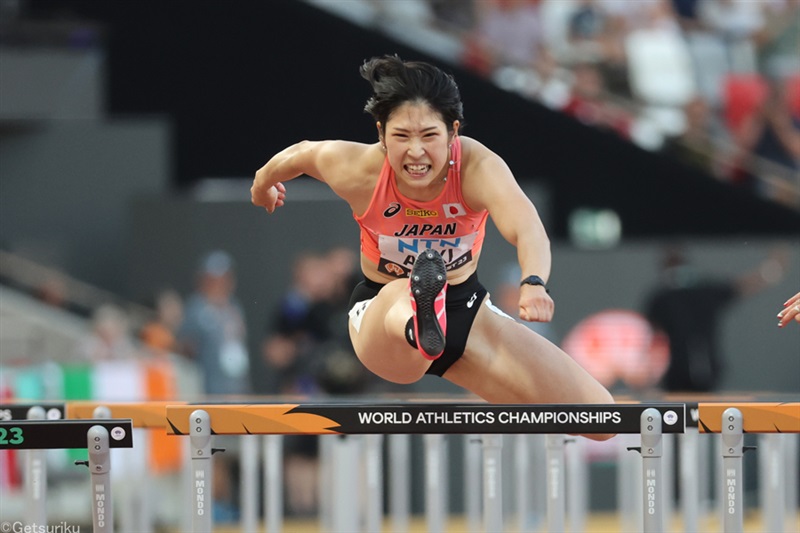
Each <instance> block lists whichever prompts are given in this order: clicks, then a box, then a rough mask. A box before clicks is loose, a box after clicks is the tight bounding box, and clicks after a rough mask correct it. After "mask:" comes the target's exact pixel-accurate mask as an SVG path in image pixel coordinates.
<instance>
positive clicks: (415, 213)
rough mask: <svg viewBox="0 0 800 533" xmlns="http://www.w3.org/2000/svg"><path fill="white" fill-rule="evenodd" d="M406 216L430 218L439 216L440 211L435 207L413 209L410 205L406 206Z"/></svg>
mask: <svg viewBox="0 0 800 533" xmlns="http://www.w3.org/2000/svg"><path fill="white" fill-rule="evenodd" d="M406 216H407V217H420V218H430V217H438V216H439V212H438V211H436V210H435V209H411V208H410V207H407V208H406Z"/></svg>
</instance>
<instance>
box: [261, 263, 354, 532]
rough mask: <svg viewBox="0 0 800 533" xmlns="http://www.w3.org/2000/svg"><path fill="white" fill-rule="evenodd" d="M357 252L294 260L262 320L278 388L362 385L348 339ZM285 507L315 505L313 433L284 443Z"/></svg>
mask: <svg viewBox="0 0 800 533" xmlns="http://www.w3.org/2000/svg"><path fill="white" fill-rule="evenodd" d="M357 260H358V256H357V254H356V253H355V252H354V251H352V250H350V249H348V248H344V247H341V248H334V249H332V250H330V251H329V252H327V253H325V254H319V253H314V252H305V253H303V254H301V255H299V256H298V257H297V258H296V259H295V261H294V263H293V265H292V283H291V285H290V287H289V288H288V290H287V291H286V293H285V294H284V295H283V296H282V297H281V299H280V301H279V303H278V306H277V309H276V310H275V312H274V314H273V317H272V320H271V322H270V324H268V327H267V335H266V337H265V340H264V343H263V352H262V355H263V357H264V361H265V363H266V365H267V367H268V369H269V371H270V372H271V373H272V374H273V376H272V377H273V379H274V381H275V389H276V392H278V393H281V394H301V395H305V396H309V395H318V394H353V393H358V392H363V391H364V390H365V387H366V385H367V383H368V381H367V380H368V379H369V378H368V374H367V372H366V371H365V369H364V367H363V366H362V365H361V364H360V362H359V361H358V359H357V358H356V355H355V353H354V352H353V350H352V347H351V346H350V342H349V333H348V330H347V305H348V302H349V297H350V293H351V292H352V288H353V286H354V285H355V283H356V281H357V280H358V279H360V278H359V277H356V274H357V272H358V270H357V266H358V264H357ZM284 448H285V454H284V455H285V465H284V466H285V469H286V476H285V479H286V492H287V505H288V509H289V512H290V513H292V514H293V515H301V516H302V515H310V514H313V513H315V512H316V510H317V505H318V501H317V497H318V483H317V480H318V475H319V470H318V469H319V463H318V439H317V437H316V436H311V435H298V436H289V437H287V438H286V440H285V443H284Z"/></svg>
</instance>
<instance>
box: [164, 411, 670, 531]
mask: <svg viewBox="0 0 800 533" xmlns="http://www.w3.org/2000/svg"><path fill="white" fill-rule="evenodd" d="M167 422H168V432H169V433H170V434H173V435H184V436H189V437H190V440H191V441H192V444H191V448H192V461H193V464H195V462H196V467H195V468H194V471H195V484H196V486H197V487H200V488H202V489H203V496H204V495H205V494H207V493H208V491H209V489H210V486H211V485H210V483H211V478H210V470H209V469H208V459H209V458H210V455H211V453H213V449H212V436H213V435H259V434H261V435H299V434H306V435H338V436H340V438H339V439H336V440H337V441H341V442H342V443H344V446H349V447H350V449H349V451H345V452H344V455H342V456H341V457H345V458H346V457H347V456H348V455H349V457H350V460H349V461H348V460H340V461H337V464H338V465H339V466H340V467H342V468H343V472H345V473H346V472H347V470H348V467H346V466H344V465H351V466H350V467H349V468H350V472H349V476H348V475H346V474H344V473H343V474H340V475H341V477H343V478H347V477H349V478H350V479H351V480H352V472H353V471H355V468H353V467H352V460H353V453H352V449H353V445H352V444H351V442H350V441H349V440H348V437H349V436H357V435H394V434H421V435H426V436H429V435H430V436H435V435H446V434H462V435H470V434H479V435H482V441H483V450H484V453H483V456H484V491H483V506H484V513H483V516H484V527H485V529H486V530H487V531H501V530H503V523H502V521H503V517H502V479H501V470H500V468H499V460H500V456H499V453H498V451H499V449H500V447H501V446H502V435H504V434H517V433H542V434H554V435H565V434H586V435H588V434H619V433H630V434H642V435H643V440H642V449H643V452H644V455H646V458H647V460H648V462H652V463H653V464H656V463H657V462H658V461H659V460H660V456H659V454H658V452H659V447H658V443H659V442H660V436H661V435H662V434H663V433H682V432H683V430H684V425H685V405H684V404H678V403H675V404H667V403H663V404H652V405H646V404H610V405H566V404H565V405H517V404H483V403H477V402H476V403H463V404H452V403H421V402H420V403H416V402H405V403H383V404H381V403H377V404H376V403H361V402H359V403H325V404H297V403H295V404H285V403H284V404H280V403H278V404H276V403H265V404H184V405H177V406H168V407H167ZM562 438H563V437H562ZM436 440H437V439H429V442H435V441H436ZM432 448H434V452H433V453H434V454H435V453H436V452H435V448H436V447H435V446H432ZM434 456H435V455H434ZM428 466H429V467H431V464H430V463H429V464H428ZM649 470H650V477H649V478H648V479H646V480H645V479H643V481H642V486H643V488H644V489H645V492H646V490H647V487H649V488H650V489H651V496H650V499H649V500H648V501H649V502H650V503H649V505H651V506H652V509H653V513H652V515H651V518H650V519H649V520H647V521H645V523H644V524H643V526H644V528H645V529H644V531H647V532H649V531H661V529H658V528H659V520H662V519H663V515H662V513H661V512H660V496H661V494H662V492H663V489H661V488H660V487H659V483H660V476H658V469H657V468H650V469H649ZM553 474H554V475H556V476H558V478H557V479H554V480H553V481H552V482H549V483H548V486H553V487H556V489H557V490H555V491H554V499H555V498H557V501H558V502H563V500H564V495H563V487H564V483H563V479H562V476H563V470H561V471H559V472H553ZM549 475H550V473H548V476H549ZM198 483H200V484H199V485H198ZM337 492H338V494H340V495H342V496H344V495H350V496H352V495H354V492H356V491H354V490H353V488H352V487H350V488H349V489H348V487H341V490H339V491H337ZM198 494H199V493H198ZM197 501H198V504H197V505H198V507H196V508H195V512H194V513H193V529H194V531H201V532H207V531H211V528H212V522H211V516H210V515H209V513H208V512H207V509H206V507H205V505H206V502H205V501H204V499H203V498H200V496H198V499H197ZM377 501H380V500H379V499H378V500H377ZM200 504H202V506H200ZM373 505H374V503H373ZM334 507H335V508H337V509H339V510H340V512H339V513H338V515H337V516H334V517H333V520H334V524H333V526H334V529H335V530H341V531H344V530H348V531H356V530H358V524H357V522H356V523H355V524H354V523H353V521H352V520H353V518H352V517H354V516H357V515H358V513H357V511H353V505H352V502H351V503H350V504H348V503H347V502H339V504H338V505H336V506H334ZM432 507H433V506H428V507H427V508H426V515H427V521H428V524H429V527H431V528H432V530H433V531H437V530H441V529H439V528H440V527H441V526H440V525H441V524H442V521H441V518H440V517H439V516H437V515H436V514H435V513H434V511H435V509H433V508H432ZM347 509H349V510H350V511H347ZM267 512H275V510H269V509H267ZM278 512H279V511H278ZM430 513H434V514H430ZM356 520H357V519H356ZM548 520H552V521H553V524H557V521H558V520H561V521H562V523H563V517H556V516H553V517H552V518H549V519H548ZM337 521H340V522H337ZM354 525H355V527H354ZM556 527H557V526H556ZM554 530H557V529H554Z"/></svg>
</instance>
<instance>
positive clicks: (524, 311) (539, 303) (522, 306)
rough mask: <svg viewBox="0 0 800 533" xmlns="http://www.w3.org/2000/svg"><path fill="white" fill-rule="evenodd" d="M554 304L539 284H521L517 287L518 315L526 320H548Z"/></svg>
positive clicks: (550, 317) (551, 315) (551, 314)
mask: <svg viewBox="0 0 800 533" xmlns="http://www.w3.org/2000/svg"><path fill="white" fill-rule="evenodd" d="M554 309H555V304H554V303H553V299H552V298H550V295H549V294H547V291H546V290H545V288H544V287H542V286H541V285H523V286H522V287H520V289H519V317H520V318H521V319H522V320H526V321H528V322H550V321H551V320H552V319H553V310H554Z"/></svg>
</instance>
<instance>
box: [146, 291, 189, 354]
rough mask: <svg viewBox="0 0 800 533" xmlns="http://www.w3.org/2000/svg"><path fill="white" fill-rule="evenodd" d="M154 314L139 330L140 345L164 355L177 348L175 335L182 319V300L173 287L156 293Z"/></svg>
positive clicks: (154, 352)
mask: <svg viewBox="0 0 800 533" xmlns="http://www.w3.org/2000/svg"><path fill="white" fill-rule="evenodd" d="M154 307H155V316H154V317H153V319H152V320H150V321H148V322H147V323H145V324H144V326H142V328H141V329H140V330H139V339H140V340H141V342H142V345H143V346H144V347H145V348H146V349H148V350H149V351H150V352H151V353H152V354H153V355H156V356H162V357H163V356H166V355H169V354H170V353H173V352H175V351H176V350H177V347H178V346H177V342H176V339H175V335H176V333H177V331H178V328H179V327H180V325H181V322H182V321H183V300H182V299H181V297H180V295H179V294H178V292H177V291H175V290H174V289H165V290H163V291H160V292H159V293H158V294H157V295H156V301H155V305H154Z"/></svg>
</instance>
